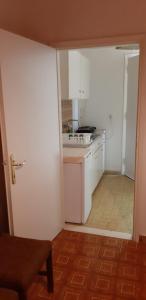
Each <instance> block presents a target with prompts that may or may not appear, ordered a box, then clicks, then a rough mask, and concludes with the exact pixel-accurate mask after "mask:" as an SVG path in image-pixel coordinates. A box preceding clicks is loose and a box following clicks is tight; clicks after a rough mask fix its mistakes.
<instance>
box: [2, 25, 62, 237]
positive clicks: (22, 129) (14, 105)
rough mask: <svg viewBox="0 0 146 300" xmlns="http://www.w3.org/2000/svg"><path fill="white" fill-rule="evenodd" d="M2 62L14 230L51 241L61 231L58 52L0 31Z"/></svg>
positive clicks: (19, 234) (16, 233)
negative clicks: (12, 162)
mask: <svg viewBox="0 0 146 300" xmlns="http://www.w3.org/2000/svg"><path fill="white" fill-rule="evenodd" d="M0 61H1V78H2V86H3V103H4V110H5V123H6V135H7V144H8V154H9V157H10V155H11V153H13V155H14V158H15V160H16V161H18V162H22V161H23V160H25V161H26V164H25V165H24V166H23V167H20V168H15V173H16V183H15V184H12V182H11V197H12V214H13V222H14V234H15V235H18V236H24V237H25V236H26V237H33V238H40V239H44V238H45V239H48V238H50V239H52V238H53V237H54V236H55V235H56V234H57V233H58V232H59V230H60V229H61V226H62V223H61V222H62V215H61V195H60V149H59V122H58V96H57V67H56V51H55V50H54V49H52V48H49V47H46V46H43V45H41V44H39V43H36V42H33V41H30V40H28V39H25V38H22V37H19V36H17V35H13V34H10V33H8V32H5V31H0Z"/></svg>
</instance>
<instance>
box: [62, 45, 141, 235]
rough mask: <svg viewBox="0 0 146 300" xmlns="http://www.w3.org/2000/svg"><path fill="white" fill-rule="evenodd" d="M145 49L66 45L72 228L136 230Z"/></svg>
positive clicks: (65, 124)
mask: <svg viewBox="0 0 146 300" xmlns="http://www.w3.org/2000/svg"><path fill="white" fill-rule="evenodd" d="M139 54H140V51H139V45H138V44H130V45H122V46H120V47H119V46H116V45H115V46H110V47H109V46H106V47H97V48H86V49H75V50H60V51H59V61H60V66H59V69H60V83H61V107H62V145H63V170H64V211H65V224H66V225H65V226H67V227H66V228H72V227H73V226H74V225H75V226H76V230H82V231H85V232H93V233H94V232H97V233H99V234H100V233H101V234H105V235H113V236H119V237H126V238H132V236H133V216H134V186H135V155H136V127H137V124H136V122H137V99H138V72H139ZM77 226H79V227H78V229H77Z"/></svg>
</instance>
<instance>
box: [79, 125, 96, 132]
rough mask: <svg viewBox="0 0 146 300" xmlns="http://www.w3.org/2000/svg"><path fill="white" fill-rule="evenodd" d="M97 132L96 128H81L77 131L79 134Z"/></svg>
mask: <svg viewBox="0 0 146 300" xmlns="http://www.w3.org/2000/svg"><path fill="white" fill-rule="evenodd" d="M95 131H96V127H94V126H81V127H79V128H78V129H77V130H76V132H77V133H95Z"/></svg>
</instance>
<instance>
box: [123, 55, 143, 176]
mask: <svg viewBox="0 0 146 300" xmlns="http://www.w3.org/2000/svg"><path fill="white" fill-rule="evenodd" d="M135 56H139V57H140V53H139V54H136V53H126V54H125V55H124V102H123V136H122V166H121V173H122V175H125V155H126V111H127V87H128V73H127V67H128V59H129V58H130V57H135ZM138 72H139V70H138ZM137 103H138V97H137ZM135 147H136V145H135Z"/></svg>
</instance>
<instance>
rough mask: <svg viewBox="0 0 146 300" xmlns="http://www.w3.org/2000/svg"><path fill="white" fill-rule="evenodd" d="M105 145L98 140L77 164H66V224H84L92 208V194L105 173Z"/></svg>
mask: <svg viewBox="0 0 146 300" xmlns="http://www.w3.org/2000/svg"><path fill="white" fill-rule="evenodd" d="M104 145H105V144H104V143H103V142H102V140H97V142H95V143H93V144H92V145H91V146H90V151H89V153H88V155H87V156H86V157H84V158H82V160H81V161H80V162H77V163H75V162H74V163H70V162H65V163H64V215H65V222H70V223H78V224H82V223H83V224H84V223H86V221H87V218H88V216H89V214H90V210H91V207H92V193H93V192H94V190H95V188H96V186H97V185H98V183H99V181H100V179H101V177H102V175H103V172H104V160H105V159H104V152H105V151H104Z"/></svg>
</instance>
